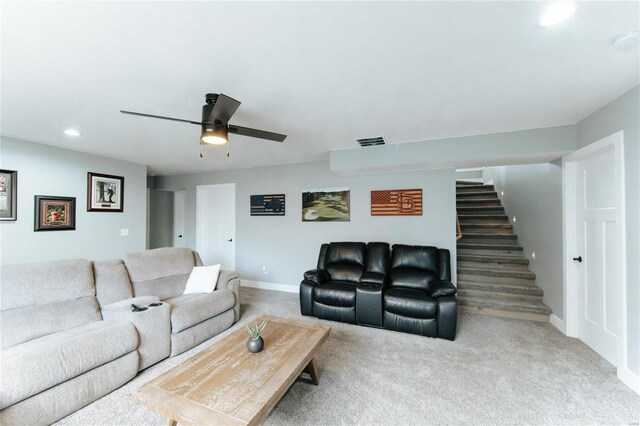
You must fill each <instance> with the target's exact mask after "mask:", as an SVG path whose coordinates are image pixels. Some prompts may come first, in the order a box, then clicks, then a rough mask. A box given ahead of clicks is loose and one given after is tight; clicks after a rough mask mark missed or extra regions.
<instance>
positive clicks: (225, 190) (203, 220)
mask: <svg viewBox="0 0 640 426" xmlns="http://www.w3.org/2000/svg"><path fill="white" fill-rule="evenodd" d="M196 210H197V211H196V250H198V253H200V256H201V257H202V262H203V263H204V264H205V265H214V264H217V263H219V264H220V265H221V268H222V269H231V270H233V269H235V263H236V239H235V233H236V188H235V184H233V183H229V184H221V185H199V186H198V188H197V195H196Z"/></svg>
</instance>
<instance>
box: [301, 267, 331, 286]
mask: <svg viewBox="0 0 640 426" xmlns="http://www.w3.org/2000/svg"><path fill="white" fill-rule="evenodd" d="M304 279H305V280H307V281H311V282H314V283H316V284H322V283H326V282H327V281H329V279H330V277H329V274H328V273H327V272H325V271H324V270H322V269H311V270H308V271H307V272H305V273H304Z"/></svg>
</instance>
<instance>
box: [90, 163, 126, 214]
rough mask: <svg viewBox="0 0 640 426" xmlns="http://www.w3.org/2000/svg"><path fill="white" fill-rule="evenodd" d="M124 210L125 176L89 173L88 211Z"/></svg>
mask: <svg viewBox="0 0 640 426" xmlns="http://www.w3.org/2000/svg"><path fill="white" fill-rule="evenodd" d="M123 210H124V177H122V176H114V175H105V174H102V173H94V172H89V173H87V211H88V212H122V211H123Z"/></svg>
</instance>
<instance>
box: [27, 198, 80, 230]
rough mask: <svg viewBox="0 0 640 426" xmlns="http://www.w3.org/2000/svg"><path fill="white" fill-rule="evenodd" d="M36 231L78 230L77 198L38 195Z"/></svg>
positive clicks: (36, 202) (36, 199) (36, 200)
mask: <svg viewBox="0 0 640 426" xmlns="http://www.w3.org/2000/svg"><path fill="white" fill-rule="evenodd" d="M34 198H35V213H34V216H35V224H34V229H33V230H34V231H72V230H74V229H76V198H75V197H55V196H50V195H36V196H35V197H34Z"/></svg>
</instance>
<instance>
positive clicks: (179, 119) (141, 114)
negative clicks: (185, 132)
mask: <svg viewBox="0 0 640 426" xmlns="http://www.w3.org/2000/svg"><path fill="white" fill-rule="evenodd" d="M120 112H121V113H123V114H129V115H139V116H140V117H149V118H159V119H161V120H171V121H181V122H183V123H191V124H197V125H198V126H200V125H202V123H201V122H199V121H191V120H183V119H182V118H173V117H164V116H162V115H153V114H143V113H141V112H133V111H123V110H120Z"/></svg>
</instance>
